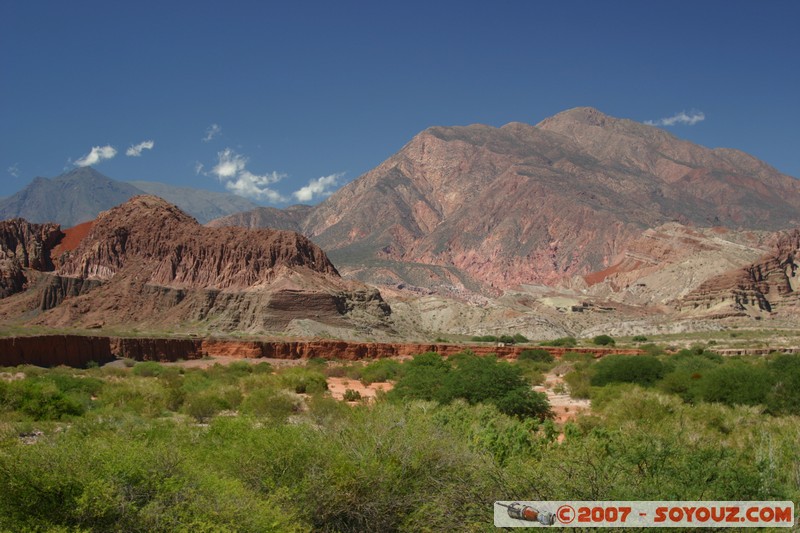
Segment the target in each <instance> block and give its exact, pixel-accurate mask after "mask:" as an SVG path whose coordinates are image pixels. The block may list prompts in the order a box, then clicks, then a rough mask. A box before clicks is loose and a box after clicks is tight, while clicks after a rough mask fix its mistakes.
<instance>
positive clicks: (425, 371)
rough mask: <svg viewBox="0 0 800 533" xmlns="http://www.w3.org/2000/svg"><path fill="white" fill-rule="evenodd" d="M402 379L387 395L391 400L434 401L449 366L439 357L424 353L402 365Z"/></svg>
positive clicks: (431, 353)
mask: <svg viewBox="0 0 800 533" xmlns="http://www.w3.org/2000/svg"><path fill="white" fill-rule="evenodd" d="M403 366H404V367H405V368H404V369H403V377H402V378H401V379H400V380H399V381H398V382H397V383H396V384H395V386H394V388H393V389H392V390H391V392H390V393H389V396H390V397H391V398H404V399H412V400H436V399H437V398H438V397H439V395H440V391H441V389H442V386H443V384H444V380H445V376H446V375H447V374H448V373H449V372H450V370H451V366H450V363H448V362H447V361H446V360H445V359H444V358H443V357H442V356H441V355H439V354H436V353H433V352H426V353H423V354H420V355H417V356H414V358H413V359H412V360H411V361H408V362H406V363H404V365H403Z"/></svg>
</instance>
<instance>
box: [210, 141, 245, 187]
mask: <svg viewBox="0 0 800 533" xmlns="http://www.w3.org/2000/svg"><path fill="white" fill-rule="evenodd" d="M217 159H218V162H217V164H216V165H214V168H212V169H211V173H212V174H214V175H215V176H216V177H217V178H219V179H220V181H221V180H226V179H230V178H233V177H234V176H236V174H238V173H239V172H241V171H243V170H244V167H245V165H247V158H246V157H245V156H243V155H239V154H237V153H236V152H234V151H233V150H231V149H230V148H225V149H224V150H223V151H221V152H219V153H218V154H217Z"/></svg>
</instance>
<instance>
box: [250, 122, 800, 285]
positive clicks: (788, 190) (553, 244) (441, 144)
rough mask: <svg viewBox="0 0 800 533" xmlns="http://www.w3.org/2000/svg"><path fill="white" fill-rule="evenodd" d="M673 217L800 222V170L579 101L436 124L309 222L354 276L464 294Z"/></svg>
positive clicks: (539, 278)
mask: <svg viewBox="0 0 800 533" xmlns="http://www.w3.org/2000/svg"><path fill="white" fill-rule="evenodd" d="M276 218H277V217H276V216H275V215H272V216H271V217H269V219H268V222H270V223H271V222H272V221H274V220H276ZM239 220H242V221H245V222H246V223H248V224H250V223H252V221H253V220H254V217H252V216H251V217H249V218H247V217H245V216H243V217H241V218H240V219H239ZM673 221H675V222H679V223H681V224H684V225H692V226H701V227H703V226H709V227H710V226H718V227H726V228H731V229H758V230H776V229H782V228H787V227H791V226H794V225H798V224H800V181H798V180H796V179H794V178H792V177H790V176H786V175H783V174H781V173H779V172H778V171H776V170H775V169H773V168H772V167H770V166H768V165H766V164H765V163H762V162H760V161H758V160H757V159H755V158H753V157H751V156H748V155H747V154H744V153H742V152H738V151H736V150H727V149H708V148H705V147H702V146H698V145H695V144H692V143H690V142H687V141H683V140H680V139H678V138H676V137H674V136H672V135H670V134H669V133H667V132H665V131H663V130H660V129H658V128H655V127H651V126H647V125H644V124H641V123H638V122H634V121H630V120H624V119H616V118H613V117H609V116H607V115H604V114H602V113H600V112H599V111H597V110H595V109H591V108H576V109H572V110H569V111H565V112H563V113H560V114H558V115H556V116H554V117H551V118H549V119H546V120H544V121H542V122H541V123H539V124H538V125H536V126H531V125H526V124H520V123H511V124H507V125H505V126H503V127H501V128H494V127H490V126H481V125H472V126H465V127H450V128H446V127H435V128H430V129H427V130H425V131H424V132H422V133H420V134H419V135H417V136H416V137H414V138H413V139H412V140H411V141H410V142H409V143H408V144H407V145H406V146H405V147H403V149H402V150H400V151H399V152H398V153H397V154H395V155H393V156H392V157H390V158H389V159H388V160H387V161H385V162H384V163H382V164H381V165H379V166H378V167H377V168H375V169H374V170H372V171H370V172H368V173H367V174H365V175H363V176H361V177H360V178H358V179H356V180H355V181H353V182H351V183H350V184H348V185H347V186H345V187H343V188H342V189H341V190H339V191H338V192H336V193H335V194H334V195H332V196H331V197H330V198H328V199H327V200H326V201H324V202H323V203H321V204H320V205H319V206H317V207H316V208H314V209H313V210H312V211H311V212H310V213H309V214H308V216H307V217H306V218H305V219H304V220H303V221H302V222H301V223H299V226H300V228H301V229H302V231H303V233H304V234H305V235H307V236H309V237H311V238H312V239H314V241H315V242H316V243H318V244H319V245H320V246H322V247H323V249H325V250H326V251H327V252H328V253H329V255H330V257H331V258H332V260H333V261H334V262H335V263H336V264H337V266H338V268H339V269H340V271H341V272H343V273H344V274H346V275H349V276H352V277H355V278H358V279H361V280H365V281H370V282H373V283H383V284H397V283H405V284H411V285H421V286H423V287H427V288H429V289H433V290H440V291H441V290H445V291H448V290H449V291H451V292H456V293H457V292H459V291H462V290H464V289H465V288H470V287H471V284H472V285H473V286H474V285H477V284H482V285H483V286H484V287H494V288H497V289H507V288H510V287H514V286H517V285H519V284H548V285H554V284H559V283H563V282H565V280H568V279H570V278H572V277H573V276H575V275H588V274H590V273H592V272H597V271H600V270H603V269H605V268H608V267H609V266H611V265H613V264H614V263H615V262H616V261H617V260H619V257H620V255H621V254H622V253H623V252H624V251H625V250H626V248H627V247H628V245H629V244H630V243H632V242H633V241H634V240H636V239H638V238H639V237H640V236H641V235H642V232H643V231H644V230H646V229H648V228H655V227H657V226H660V225H663V224H665V223H668V222H673Z"/></svg>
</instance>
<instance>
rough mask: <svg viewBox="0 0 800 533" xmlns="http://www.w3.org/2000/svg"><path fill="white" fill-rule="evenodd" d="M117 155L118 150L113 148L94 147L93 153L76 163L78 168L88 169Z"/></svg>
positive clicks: (107, 146)
mask: <svg viewBox="0 0 800 533" xmlns="http://www.w3.org/2000/svg"><path fill="white" fill-rule="evenodd" d="M115 155H117V149H116V148H114V147H113V146H109V145H106V146H94V147H92V151H91V152H89V153H88V154H86V155H85V156H83V157H81V158H80V159H78V160H77V161H75V166H76V167H88V166H89V165H96V164H97V163H99V162H100V161H103V160H104V159H111V158H113V157H114V156H115Z"/></svg>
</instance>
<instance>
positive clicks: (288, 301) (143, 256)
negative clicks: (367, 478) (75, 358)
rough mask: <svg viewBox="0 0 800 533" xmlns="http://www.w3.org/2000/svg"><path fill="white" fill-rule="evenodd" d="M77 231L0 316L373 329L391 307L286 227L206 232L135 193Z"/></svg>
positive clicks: (210, 326)
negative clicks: (50, 268) (49, 269)
mask: <svg viewBox="0 0 800 533" xmlns="http://www.w3.org/2000/svg"><path fill="white" fill-rule="evenodd" d="M82 233H84V234H85V235H83V236H82V238H81V239H80V240H79V242H77V243H72V244H71V245H70V246H61V247H59V248H58V251H59V252H60V256H59V257H58V258H57V268H56V269H55V271H54V273H53V275H47V276H43V277H41V279H40V280H39V283H38V284H37V285H36V287H35V288H32V289H29V290H28V291H26V293H27V294H21V295H19V298H17V299H15V298H14V297H12V298H6V299H5V300H3V301H2V305H0V315H5V316H6V317H10V316H14V314H15V313H14V311H15V310H16V314H17V315H19V314H24V313H25V312H28V313H33V314H35V315H36V316H34V318H33V319H32V320H31V322H32V323H35V324H41V325H47V326H78V327H88V326H93V325H94V326H97V325H114V326H117V327H127V328H129V327H133V326H137V327H139V326H142V327H146V328H148V329H150V330H154V329H155V330H163V329H164V328H170V327H179V328H180V329H183V330H195V331H201V332H202V331H211V330H213V331H232V330H237V331H248V332H266V331H273V332H274V331H282V330H285V329H287V328H290V327H292V326H293V325H294V326H297V324H293V322H297V321H300V322H302V321H309V322H314V323H318V324H323V325H327V326H330V327H332V328H340V329H342V330H347V329H353V328H356V327H360V328H369V327H372V326H379V327H380V326H382V325H383V323H382V321H383V320H384V319H385V318H386V316H388V315H389V313H390V309H389V307H388V306H387V305H386V304H385V303H384V302H383V300H382V298H381V296H380V293H379V292H378V291H377V290H375V289H369V288H367V287H365V286H363V285H361V284H359V283H356V282H347V281H344V280H342V279H341V278H340V277H339V275H338V273H337V271H336V269H335V268H334V266H333V265H332V264H331V262H330V261H329V260H328V258H327V257H326V255H325V253H324V252H323V251H322V250H321V249H320V248H319V247H317V246H316V245H314V244H313V243H312V242H310V241H309V240H308V239H307V238H305V237H303V236H301V235H298V234H297V233H294V232H289V231H275V230H266V229H261V230H252V231H251V230H246V229H242V228H206V227H203V226H201V225H200V224H199V223H198V222H197V221H196V220H195V219H193V218H192V217H190V216H188V215H187V214H185V213H184V212H182V211H181V210H180V209H178V208H177V207H175V206H173V205H171V204H169V203H167V202H166V201H164V200H162V199H160V198H158V197H155V196H137V197H134V198H133V199H131V200H129V201H128V202H126V203H124V204H122V205H120V206H118V207H115V208H113V209H111V210H108V211H105V212H103V213H101V214H100V216H99V217H98V218H97V219H96V220H95V221H94V222H93V224H91V225H90V226H87V227H86V228H85V231H83V232H82ZM68 238H69V235H68V236H67V238H65V239H64V241H67V240H68ZM34 289H35V290H34ZM32 295H33V296H32ZM26 306H27V309H26ZM32 306H35V307H36V309H32V308H31V307H32Z"/></svg>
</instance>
